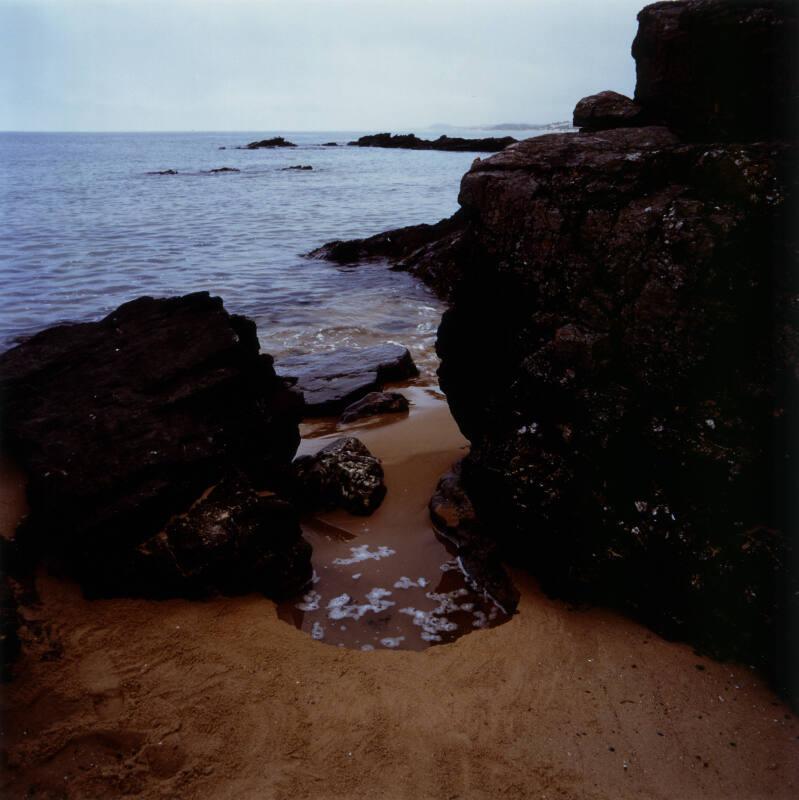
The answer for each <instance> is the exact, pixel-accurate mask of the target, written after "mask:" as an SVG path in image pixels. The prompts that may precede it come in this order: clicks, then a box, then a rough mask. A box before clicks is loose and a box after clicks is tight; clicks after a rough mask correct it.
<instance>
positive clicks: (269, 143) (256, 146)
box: [236, 136, 297, 150]
mask: <svg viewBox="0 0 799 800" xmlns="http://www.w3.org/2000/svg"><path fill="white" fill-rule="evenodd" d="M296 146H297V145H296V144H294V142H289V141H288V140H287V139H284V138H283V137H282V136H274V137H272V138H271V139H261V140H260V141H257V142H250V143H249V144H245V145H244V147H237V148H236V150H262V149H264V148H272V147H296Z"/></svg>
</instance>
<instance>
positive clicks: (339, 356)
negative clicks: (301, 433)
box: [277, 344, 418, 417]
mask: <svg viewBox="0 0 799 800" xmlns="http://www.w3.org/2000/svg"><path fill="white" fill-rule="evenodd" d="M277 369H278V371H279V373H280V374H281V375H282V376H284V377H285V378H286V379H287V380H288V381H289V382H291V383H293V384H294V387H295V389H296V390H297V391H298V392H299V393H301V395H302V397H303V398H304V402H305V407H304V414H305V416H308V417H313V416H317V417H320V416H325V415H327V414H338V413H340V412H341V411H343V410H344V409H345V408H347V406H349V405H351V404H352V403H354V402H355V401H356V400H360V399H361V398H362V397H364V396H365V395H367V394H369V393H370V392H375V391H378V390H379V389H380V388H381V387H382V385H383V384H384V383H387V382H389V381H402V380H405V379H406V378H412V377H414V376H415V375H418V370H417V369H416V365H415V364H414V363H413V358H411V354H410V352H408V350H407V348H405V347H401V346H400V345H397V344H379V345H374V346H372V347H364V348H361V349H357V348H354V347H342V348H340V349H339V350H336V351H335V352H332V353H309V354H306V355H300V356H287V357H286V358H282V359H280V361H279V363H278V364H277Z"/></svg>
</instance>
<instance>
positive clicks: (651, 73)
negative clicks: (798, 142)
mask: <svg viewBox="0 0 799 800" xmlns="http://www.w3.org/2000/svg"><path fill="white" fill-rule="evenodd" d="M797 20H799V10H798V8H797V4H796V3H795V2H793V0H736V2H729V0H677V2H673V3H672V2H667V3H653V4H652V5H649V6H647V7H646V8H644V9H643V10H642V11H641V13H640V14H639V15H638V35H637V36H636V37H635V41H634V42H633V48H632V53H633V57H634V58H635V64H636V71H637V78H638V82H637V84H636V89H635V101H636V103H638V104H639V105H641V106H643V107H644V109H645V110H646V113H647V116H648V118H649V119H650V120H651V121H653V122H656V121H659V122H663V123H666V124H668V125H670V126H672V127H673V128H674V129H675V130H676V131H678V132H679V133H681V134H684V135H686V136H689V137H691V138H698V139H703V140H706V141H719V140H733V141H734V140H737V139H760V138H766V139H768V138H772V137H774V136H775V135H784V134H787V133H790V132H792V133H793V134H796V124H797V112H796V98H797V95H798V94H799V70H798V69H797V66H799V62H798V61H797V51H799V48H797V46H796V43H797V41H799V25H798V22H797Z"/></svg>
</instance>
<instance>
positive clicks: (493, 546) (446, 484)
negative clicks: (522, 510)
mask: <svg viewBox="0 0 799 800" xmlns="http://www.w3.org/2000/svg"><path fill="white" fill-rule="evenodd" d="M429 509H430V519H431V520H432V522H433V525H434V527H435V529H436V531H438V533H439V535H440V536H442V537H443V538H444V539H445V540H446V541H448V542H449V543H450V544H451V545H453V546H454V547H455V549H456V552H457V556H458V559H459V560H460V566H461V567H462V569H463V571H464V573H465V574H466V576H467V578H468V580H469V582H470V584H471V585H472V588H474V589H475V590H476V591H478V592H482V593H484V594H485V595H487V596H489V597H491V598H492V599H493V600H494V602H496V603H497V604H498V605H499V606H500V608H501V609H502V610H503V611H504V612H505V613H506V614H513V613H514V611H516V607H517V605H518V604H519V593H518V591H517V590H516V588H515V587H514V585H513V582H512V581H511V579H510V577H509V576H508V574H507V572H506V571H505V568H504V567H503V566H502V561H501V558H500V555H499V551H498V548H497V543H496V540H495V539H494V538H492V537H491V536H489V535H488V534H487V533H486V532H485V531H484V530H483V528H482V526H481V524H480V520H479V519H478V517H477V513H476V512H475V510H474V505H473V504H472V501H471V499H470V497H469V495H468V494H467V492H466V489H465V487H464V485H463V475H462V463H461V462H458V463H457V464H455V465H454V466H453V467H452V469H451V470H450V471H449V472H447V473H445V474H444V475H442V476H441V480H440V481H439V482H438V485H437V486H436V490H435V492H434V493H433V496H432V497H431V498H430V506H429Z"/></svg>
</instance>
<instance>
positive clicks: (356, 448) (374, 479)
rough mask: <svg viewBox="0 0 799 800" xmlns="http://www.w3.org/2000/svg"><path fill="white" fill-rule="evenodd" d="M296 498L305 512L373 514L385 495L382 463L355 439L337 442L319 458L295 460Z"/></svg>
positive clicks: (315, 456)
mask: <svg viewBox="0 0 799 800" xmlns="http://www.w3.org/2000/svg"><path fill="white" fill-rule="evenodd" d="M293 495H294V497H295V498H296V500H297V502H298V504H299V505H300V506H301V507H304V508H309V509H332V508H343V509H344V510H345V511H349V512H350V513H351V514H362V515H368V514H371V513H372V512H373V511H374V510H375V509H376V508H377V507H378V506H379V505H380V503H382V502H383V498H384V497H385V495H386V487H385V485H384V483H383V468H382V466H381V465H380V459H378V458H375V457H374V456H373V455H372V454H371V453H370V452H369V448H368V447H367V446H366V445H365V444H363V442H361V441H360V440H359V439H356V438H355V437H354V436H346V437H343V438H341V439H336V441H334V442H332V443H331V444H329V445H327V446H326V447H323V448H322V449H321V450H320V451H319V452H318V453H316V455H312V456H300V457H299V458H298V459H296V461H295V462H294V491H293Z"/></svg>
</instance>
